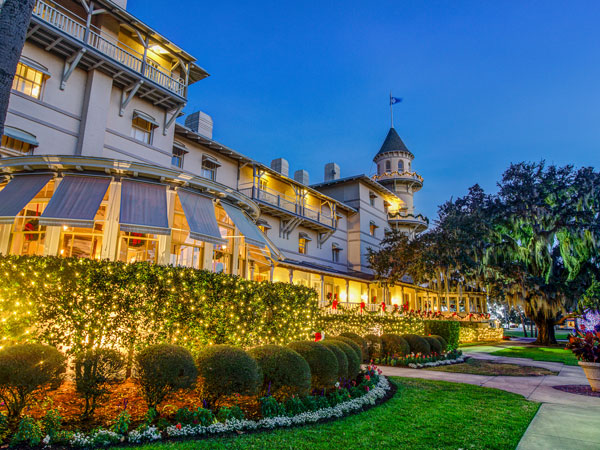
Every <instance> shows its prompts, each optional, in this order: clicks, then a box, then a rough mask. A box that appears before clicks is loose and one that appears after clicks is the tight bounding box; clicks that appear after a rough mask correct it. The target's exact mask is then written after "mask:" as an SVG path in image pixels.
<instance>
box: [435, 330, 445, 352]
mask: <svg viewBox="0 0 600 450" xmlns="http://www.w3.org/2000/svg"><path fill="white" fill-rule="evenodd" d="M431 337H432V338H436V339H437V340H438V341H439V342H440V345H441V346H442V351H443V352H445V351H446V349H447V348H448V343H447V342H446V339H444V338H443V337H442V336H438V335H437V334H432V335H431Z"/></svg>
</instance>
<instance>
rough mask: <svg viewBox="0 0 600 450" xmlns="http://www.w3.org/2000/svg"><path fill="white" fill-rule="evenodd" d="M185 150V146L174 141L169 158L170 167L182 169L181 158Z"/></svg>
mask: <svg viewBox="0 0 600 450" xmlns="http://www.w3.org/2000/svg"><path fill="white" fill-rule="evenodd" d="M186 153H187V150H186V149H185V145H183V144H182V143H180V142H177V141H175V142H174V143H173V155H172V156H171V165H172V166H175V167H178V168H180V169H183V158H184V157H185V154H186Z"/></svg>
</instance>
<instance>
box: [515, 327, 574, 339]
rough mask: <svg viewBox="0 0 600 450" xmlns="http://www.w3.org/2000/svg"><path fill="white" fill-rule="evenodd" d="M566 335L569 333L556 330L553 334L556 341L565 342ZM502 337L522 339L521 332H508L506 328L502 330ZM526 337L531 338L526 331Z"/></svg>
mask: <svg viewBox="0 0 600 450" xmlns="http://www.w3.org/2000/svg"><path fill="white" fill-rule="evenodd" d="M568 335H569V331H566V330H556V332H555V336H556V339H564V340H566V339H567V336H568ZM504 336H511V337H524V336H523V332H522V331H517V330H510V329H508V328H505V329H504ZM527 337H531V334H530V333H529V330H527Z"/></svg>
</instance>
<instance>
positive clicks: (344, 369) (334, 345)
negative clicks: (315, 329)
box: [321, 339, 348, 380]
mask: <svg viewBox="0 0 600 450" xmlns="http://www.w3.org/2000/svg"><path fill="white" fill-rule="evenodd" d="M340 342H342V341H334V340H332V339H326V340H324V341H321V344H323V345H324V346H325V347H327V348H328V349H329V350H331V351H332V352H333V354H334V355H335V357H336V358H337V361H338V380H346V379H348V357H347V356H346V352H344V350H342V349H341V348H340V346H339V345H338V344H339V343H340Z"/></svg>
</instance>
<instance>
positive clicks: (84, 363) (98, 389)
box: [75, 348, 125, 418]
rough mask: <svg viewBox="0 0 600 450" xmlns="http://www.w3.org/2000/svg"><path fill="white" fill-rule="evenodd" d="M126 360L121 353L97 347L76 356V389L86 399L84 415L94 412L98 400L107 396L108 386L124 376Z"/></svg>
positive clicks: (90, 414)
mask: <svg viewBox="0 0 600 450" xmlns="http://www.w3.org/2000/svg"><path fill="white" fill-rule="evenodd" d="M124 366H125V360H124V359H123V356H122V355H121V353H119V352H118V351H116V350H111V349H106V348H96V349H92V350H88V351H86V352H83V353H79V354H78V355H77V356H76V357H75V389H76V391H77V393H78V394H79V395H81V396H82V397H83V398H84V400H85V408H84V411H83V417H84V418H88V417H90V416H92V415H93V414H94V409H95V408H96V402H97V401H98V400H100V399H102V398H103V397H105V396H106V395H107V394H108V392H109V390H108V387H109V386H110V385H111V384H112V383H115V382H118V381H120V380H122V379H123V378H124V372H123V368H124Z"/></svg>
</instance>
